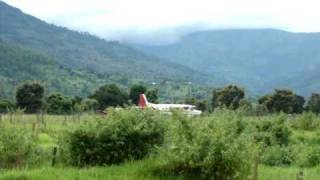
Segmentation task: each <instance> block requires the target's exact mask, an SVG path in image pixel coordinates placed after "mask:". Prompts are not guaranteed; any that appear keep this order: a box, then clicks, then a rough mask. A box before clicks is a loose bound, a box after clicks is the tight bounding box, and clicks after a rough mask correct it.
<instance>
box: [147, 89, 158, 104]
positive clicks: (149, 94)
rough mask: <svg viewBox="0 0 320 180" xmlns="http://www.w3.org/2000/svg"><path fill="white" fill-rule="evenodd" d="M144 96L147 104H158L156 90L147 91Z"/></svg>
mask: <svg viewBox="0 0 320 180" xmlns="http://www.w3.org/2000/svg"><path fill="white" fill-rule="evenodd" d="M146 96H147V98H148V101H149V102H151V103H157V102H158V90H157V89H153V90H149V91H147V95H146Z"/></svg>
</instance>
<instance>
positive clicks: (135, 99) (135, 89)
mask: <svg viewBox="0 0 320 180" xmlns="http://www.w3.org/2000/svg"><path fill="white" fill-rule="evenodd" d="M146 91H147V88H146V87H145V86H143V85H140V84H135V85H133V86H132V87H131V88H130V93H129V98H130V99H131V101H132V103H134V104H136V105H138V103H139V97H140V94H144V93H145V92H146Z"/></svg>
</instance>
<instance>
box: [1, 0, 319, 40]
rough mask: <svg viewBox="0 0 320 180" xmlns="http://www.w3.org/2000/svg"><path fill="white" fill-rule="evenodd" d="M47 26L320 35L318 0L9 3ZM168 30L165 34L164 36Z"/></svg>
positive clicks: (147, 33) (134, 32)
mask: <svg viewBox="0 0 320 180" xmlns="http://www.w3.org/2000/svg"><path fill="white" fill-rule="evenodd" d="M5 2H7V3H9V4H11V5H13V6H15V7H18V8H20V9H22V10H23V11H24V12H26V13H28V14H31V15H34V16H36V17H38V18H41V19H43V20H45V21H47V22H50V23H54V24H58V25H61V26H66V27H69V28H71V29H76V30H80V31H88V32H90V33H93V34H96V35H99V36H102V37H105V38H111V39H112V38H113V39H120V40H121V39H126V38H127V39H130V38H134V37H138V38H139V37H140V38H143V37H150V38H151V37H152V36H154V35H156V34H157V33H160V32H165V33H167V34H171V35H172V34H173V35H175V34H176V32H174V31H173V30H170V29H176V28H179V27H189V26H192V27H195V26H199V28H201V29H206V28H231V27H232V28H236V27H241V28H244V27H245V28H258V27H271V28H281V29H285V30H290V31H308V32H312V31H320V23H317V22H318V20H319V19H320V11H318V7H320V2H319V1H316V0H303V1H302V0H90V1H89V0H69V1H66V0H5ZM162 30H164V31H162Z"/></svg>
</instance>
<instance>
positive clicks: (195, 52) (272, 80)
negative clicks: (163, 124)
mask: <svg viewBox="0 0 320 180" xmlns="http://www.w3.org/2000/svg"><path fill="white" fill-rule="evenodd" d="M135 47H136V49H138V50H140V51H143V52H145V53H148V54H150V55H154V56H158V57H160V58H163V59H167V60H170V61H172V62H175V63H179V64H183V65H186V66H188V67H190V68H193V69H194V70H197V71H202V72H204V73H206V74H207V75H209V76H210V75H212V76H214V75H217V74H220V75H224V77H225V79H226V83H235V84H240V85H242V86H244V87H246V88H247V89H248V90H249V91H250V92H251V93H252V94H261V93H266V92H270V91H272V89H274V88H293V89H294V90H296V91H297V92H298V93H301V94H303V95H309V94H310V93H311V92H319V91H320V78H315V77H317V76H318V77H320V71H319V67H320V33H290V32H286V31H280V30H274V29H238V30H237V29H235V30H211V31H200V32H195V33H191V34H189V35H186V36H184V37H182V38H181V40H180V41H179V42H177V43H173V44H169V45H159V46H152V45H151V46H150V45H135ZM306 80H307V81H306Z"/></svg>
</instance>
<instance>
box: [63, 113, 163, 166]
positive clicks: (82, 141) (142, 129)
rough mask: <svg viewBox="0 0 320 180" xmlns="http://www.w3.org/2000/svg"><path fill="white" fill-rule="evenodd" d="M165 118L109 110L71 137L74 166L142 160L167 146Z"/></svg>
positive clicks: (157, 115) (73, 133)
mask: <svg viewBox="0 0 320 180" xmlns="http://www.w3.org/2000/svg"><path fill="white" fill-rule="evenodd" d="M161 117H162V116H161V115H160V114H158V113H155V112H153V111H151V110H143V111H142V110H140V109H127V110H123V109H122V110H115V109H108V115H107V117H106V118H101V119H98V120H97V121H96V122H95V123H93V124H88V125H86V126H84V127H82V128H80V129H77V130H75V131H74V132H72V133H70V134H69V137H68V138H67V143H68V144H69V145H68V149H69V153H70V156H71V160H72V162H71V163H72V164H74V165H78V166H84V165H103V164H118V163H122V162H124V161H127V160H135V159H142V158H144V157H145V156H146V155H148V154H149V153H150V152H151V150H152V148H153V147H154V146H156V145H160V144H162V142H163V134H164V124H163V123H162V119H161Z"/></svg>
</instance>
